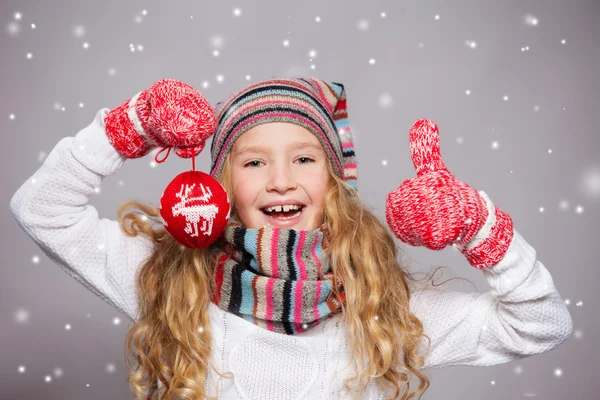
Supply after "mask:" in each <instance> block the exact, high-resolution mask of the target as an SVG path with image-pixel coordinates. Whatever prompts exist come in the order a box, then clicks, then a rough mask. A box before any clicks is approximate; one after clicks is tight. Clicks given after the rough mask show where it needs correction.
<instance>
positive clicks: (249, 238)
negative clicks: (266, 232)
mask: <svg viewBox="0 0 600 400" xmlns="http://www.w3.org/2000/svg"><path fill="white" fill-rule="evenodd" d="M244 246H246V250H248V252H249V253H250V254H252V255H253V257H252V259H251V260H250V266H251V267H252V268H254V269H255V270H256V271H258V229H246V231H245V233H244Z"/></svg>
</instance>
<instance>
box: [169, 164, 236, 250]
mask: <svg viewBox="0 0 600 400" xmlns="http://www.w3.org/2000/svg"><path fill="white" fill-rule="evenodd" d="M230 211H231V204H230V202H229V197H228V196H227V192H226V191H225V189H224V188H223V186H221V184H220V183H219V182H218V181H217V180H216V179H215V178H213V177H212V176H210V175H208V174H206V173H204V172H201V171H187V172H183V173H181V174H179V175H177V176H176V177H175V179H173V181H171V183H169V185H168V186H167V188H166V189H165V191H164V192H163V195H162V197H161V199H160V215H161V217H162V219H163V225H164V227H165V229H166V230H167V232H169V234H170V235H171V236H173V238H175V240H177V242H178V243H180V244H182V245H184V246H186V247H190V248H194V249H195V248H198V247H207V246H209V245H210V244H211V243H213V242H214V241H215V240H217V239H218V238H219V236H221V233H222V232H223V230H224V229H225V226H226V225H227V221H228V220H229V217H230Z"/></svg>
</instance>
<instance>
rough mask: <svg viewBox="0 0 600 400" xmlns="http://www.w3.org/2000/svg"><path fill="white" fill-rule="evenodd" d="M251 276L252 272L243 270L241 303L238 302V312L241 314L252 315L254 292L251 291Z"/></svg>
mask: <svg viewBox="0 0 600 400" xmlns="http://www.w3.org/2000/svg"><path fill="white" fill-rule="evenodd" d="M252 277H253V274H252V273H251V272H249V271H246V270H245V271H243V272H242V276H241V280H242V303H241V304H240V312H241V313H243V314H250V315H252V309H253V308H254V293H252Z"/></svg>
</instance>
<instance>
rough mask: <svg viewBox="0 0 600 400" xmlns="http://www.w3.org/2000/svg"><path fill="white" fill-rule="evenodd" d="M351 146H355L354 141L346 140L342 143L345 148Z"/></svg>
mask: <svg viewBox="0 0 600 400" xmlns="http://www.w3.org/2000/svg"><path fill="white" fill-rule="evenodd" d="M351 147H354V143H352V142H344V143H342V148H343V149H349V148H351Z"/></svg>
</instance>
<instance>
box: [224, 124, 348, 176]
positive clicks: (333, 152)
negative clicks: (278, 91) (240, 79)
mask: <svg viewBox="0 0 600 400" xmlns="http://www.w3.org/2000/svg"><path fill="white" fill-rule="evenodd" d="M270 115H274V116H283V117H291V118H292V119H297V120H302V118H299V116H298V115H297V114H293V113H273V114H270ZM262 118H264V116H256V117H254V118H251V119H247V120H246V121H244V123H243V124H241V125H239V126H238V127H237V129H236V130H235V131H233V132H232V133H231V135H229V138H228V139H227V142H226V145H225V146H224V147H223V148H227V147H229V142H230V141H231V140H232V139H233V138H234V137H235V133H236V132H237V131H239V130H241V129H242V128H244V127H245V126H246V125H248V124H250V123H252V122H254V121H256V120H259V119H262ZM305 122H306V123H307V124H308V125H310V126H311V127H313V128H314V129H315V130H316V131H317V132H319V131H320V129H319V127H318V126H317V125H315V124H313V123H311V122H310V121H308V120H305ZM325 143H327V147H328V148H329V152H330V153H331V154H335V151H334V150H333V149H332V148H331V145H330V144H329V140H327V138H325ZM224 156H225V152H224V151H223V152H221V154H220V156H219V158H218V161H217V169H218V167H219V165H221V163H222V161H223V160H222V159H223V157H224ZM334 161H335V164H336V166H337V168H338V169H339V170H340V171H343V170H344V168H342V166H341V165H340V164H339V162H338V160H337V158H336V157H334Z"/></svg>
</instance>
